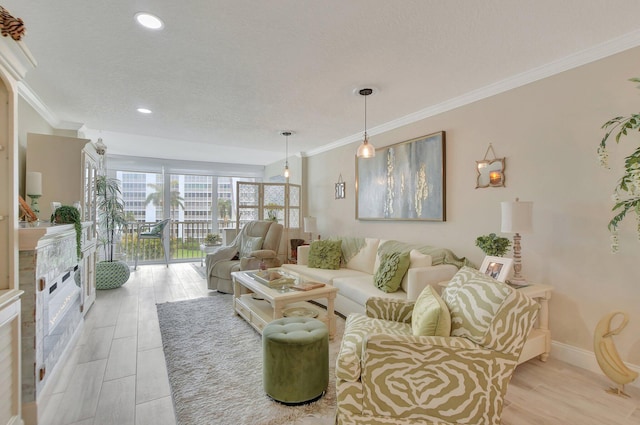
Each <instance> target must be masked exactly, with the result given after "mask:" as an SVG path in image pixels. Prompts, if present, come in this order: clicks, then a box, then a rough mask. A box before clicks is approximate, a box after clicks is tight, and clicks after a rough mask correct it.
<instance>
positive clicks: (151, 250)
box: [121, 220, 236, 264]
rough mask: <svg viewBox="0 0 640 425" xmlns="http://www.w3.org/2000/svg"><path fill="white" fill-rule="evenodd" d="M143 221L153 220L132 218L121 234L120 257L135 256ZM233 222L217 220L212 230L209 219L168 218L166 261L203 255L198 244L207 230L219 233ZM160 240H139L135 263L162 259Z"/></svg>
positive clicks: (129, 259) (131, 261) (198, 257)
mask: <svg viewBox="0 0 640 425" xmlns="http://www.w3.org/2000/svg"><path fill="white" fill-rule="evenodd" d="M143 224H151V225H153V224H155V223H140V222H131V223H129V224H128V227H127V232H126V233H125V234H124V235H123V237H122V248H121V253H122V255H121V257H124V260H125V261H127V262H130V263H133V261H134V260H135V254H136V244H137V241H138V229H139V226H140V225H143ZM235 224H236V223H235V221H230V220H227V221H224V220H218V221H217V222H216V225H217V228H216V229H215V230H214V229H213V226H214V224H213V223H212V222H211V221H170V222H169V226H168V229H165V232H166V233H165V237H166V236H169V247H170V249H169V261H172V262H181V261H193V260H199V259H200V258H201V256H202V252H201V251H200V244H202V243H203V241H204V238H205V237H206V236H207V234H208V233H214V234H215V233H218V234H220V233H222V230H223V229H235ZM160 243H161V242H160V239H142V240H140V246H139V252H138V264H144V263H145V262H147V263H156V262H164V254H163V251H162V247H161V246H160Z"/></svg>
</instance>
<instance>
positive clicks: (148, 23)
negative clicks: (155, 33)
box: [136, 12, 164, 30]
mask: <svg viewBox="0 0 640 425" xmlns="http://www.w3.org/2000/svg"><path fill="white" fill-rule="evenodd" d="M136 21H138V23H139V24H140V25H142V26H143V27H145V28H149V29H152V30H159V29H161V28H162V27H164V23H163V22H162V20H160V18H158V17H157V16H155V15H152V14H150V13H146V12H138V13H136Z"/></svg>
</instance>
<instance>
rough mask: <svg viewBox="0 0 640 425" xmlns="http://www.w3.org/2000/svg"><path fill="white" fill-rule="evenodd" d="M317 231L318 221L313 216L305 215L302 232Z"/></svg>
mask: <svg viewBox="0 0 640 425" xmlns="http://www.w3.org/2000/svg"><path fill="white" fill-rule="evenodd" d="M317 231H318V222H317V221H316V218H315V217H305V218H304V232H305V233H316V232H317Z"/></svg>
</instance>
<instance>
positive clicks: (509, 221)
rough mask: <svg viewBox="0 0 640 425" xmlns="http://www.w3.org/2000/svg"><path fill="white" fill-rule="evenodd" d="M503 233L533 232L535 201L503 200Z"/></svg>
mask: <svg viewBox="0 0 640 425" xmlns="http://www.w3.org/2000/svg"><path fill="white" fill-rule="evenodd" d="M500 204H501V207H502V229H501V231H502V232H503V233H532V232H533V202H520V201H518V200H517V199H516V200H515V202H514V201H505V202H501V203H500Z"/></svg>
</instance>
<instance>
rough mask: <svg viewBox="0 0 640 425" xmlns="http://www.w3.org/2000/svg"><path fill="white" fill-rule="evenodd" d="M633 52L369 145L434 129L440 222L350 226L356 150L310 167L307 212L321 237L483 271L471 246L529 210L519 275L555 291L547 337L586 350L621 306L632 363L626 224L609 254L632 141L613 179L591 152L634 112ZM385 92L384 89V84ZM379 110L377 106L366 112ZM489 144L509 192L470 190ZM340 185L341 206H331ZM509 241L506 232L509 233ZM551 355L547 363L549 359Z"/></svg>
mask: <svg viewBox="0 0 640 425" xmlns="http://www.w3.org/2000/svg"><path fill="white" fill-rule="evenodd" d="M638 60H640V48H634V49H631V50H628V51H626V52H623V53H620V54H617V55H614V56H611V57H609V58H606V59H603V60H600V61H597V62H594V63H591V64H588V65H585V66H582V67H579V68H576V69H574V70H570V71H566V72H563V73H561V74H558V75H555V76H553V77H549V78H546V79H544V80H540V81H537V82H535V83H531V84H528V85H526V86H523V87H520V88H517V89H514V90H510V91H508V92H505V93H502V94H499V95H496V96H493V97H491V98H487V99H484V100H481V101H478V102H475V103H473V104H470V105H467V106H464V107H461V108H458V109H455V110H452V111H449V112H446V113H443V114H440V115H437V116H434V117H431V118H428V119H425V120H422V121H419V122H416V123H413V124H411V125H407V126H405V127H401V128H398V129H396V130H393V131H389V132H387V133H384V134H379V135H375V136H374V137H371V142H372V143H373V144H374V145H375V146H376V147H383V146H387V145H390V144H394V143H398V142H402V141H405V140H408V139H412V138H415V137H418V136H422V135H426V134H429V133H433V132H436V131H440V130H444V131H446V132H447V151H446V154H447V164H446V166H447V173H446V179H447V190H446V193H447V221H446V222H444V223H440V222H381V221H378V222H376V221H357V220H355V158H354V154H355V151H356V148H357V144H352V145H350V146H346V147H341V148H337V149H335V150H332V151H329V152H325V153H321V154H318V155H315V156H312V157H310V158H308V166H307V167H306V170H305V177H306V179H308V180H307V183H306V189H307V196H308V207H309V211H310V213H311V214H312V215H315V216H317V217H318V226H319V233H320V234H322V235H323V237H324V236H330V235H337V234H342V235H352V236H375V237H379V238H389V239H398V240H403V241H415V242H420V243H428V244H432V245H437V246H443V247H447V248H451V249H452V250H454V252H456V253H457V254H459V255H462V256H467V257H469V258H470V259H471V260H472V261H474V262H476V263H477V264H479V263H480V262H481V261H482V258H483V256H484V255H483V253H482V252H481V251H480V249H479V248H477V247H475V238H476V237H477V236H479V235H481V234H486V233H490V232H496V233H500V202H501V201H504V200H512V199H515V198H516V197H519V198H520V199H522V200H529V201H533V202H534V233H533V234H530V235H523V238H522V250H523V272H524V274H525V276H526V277H528V278H529V280H532V281H536V282H540V283H548V284H551V285H553V286H554V287H555V292H554V295H553V298H552V300H551V306H550V309H551V320H550V322H551V330H552V336H553V339H554V340H556V341H558V342H561V343H565V344H568V345H571V346H575V347H578V348H581V349H585V350H590V351H592V343H593V330H594V329H595V326H596V323H597V322H598V320H599V319H600V318H601V317H602V316H603V315H604V314H606V313H608V312H610V311H612V310H614V309H621V310H626V311H628V312H629V313H630V322H629V325H628V326H627V328H626V329H625V330H624V331H623V332H622V334H620V335H618V336H617V337H616V343H617V346H618V349H619V351H620V353H621V355H622V357H623V358H624V360H625V361H627V362H630V363H633V364H636V365H640V309H638V305H640V286H639V282H638V270H639V269H638V266H637V262H638V260H639V259H640V243H638V240H637V236H636V233H635V227H636V223H635V220H634V219H633V217H630V218H631V219H630V220H628V222H626V223H624V224H623V226H622V228H621V237H620V244H621V252H620V253H618V254H616V255H612V254H611V252H610V242H609V232H608V230H607V223H608V221H609V219H610V217H611V207H612V206H613V205H612V201H611V198H610V194H611V192H612V189H613V187H614V186H615V184H616V182H617V179H618V178H619V176H620V169H621V167H622V158H623V156H624V155H628V154H629V153H630V152H632V150H633V149H634V148H635V147H637V146H638V143H639V142H640V135H638V134H637V133H636V134H634V135H632V136H630V137H629V140H625V141H624V142H623V143H622V144H621V145H619V146H612V150H611V156H610V160H611V161H610V162H611V164H612V168H613V169H612V170H611V171H607V170H603V169H601V168H600V167H599V165H598V161H597V156H596V148H597V146H598V143H599V141H600V139H601V137H602V130H601V129H600V127H601V125H602V123H603V122H605V121H606V120H608V119H609V118H611V117H613V116H616V115H624V114H628V113H631V112H637V111H638V110H639V109H640V90H638V89H635V88H634V84H633V83H631V82H628V81H627V80H628V79H629V78H631V77H636V76H640V70H638V67H637V64H638ZM388 90H392V87H390V88H389V89H388ZM370 108H375V102H372V103H371V104H370ZM489 143H493V146H494V149H495V151H496V154H497V155H498V156H499V157H502V156H504V157H506V170H505V173H506V187H505V188H486V189H475V181H476V174H475V168H474V166H475V161H476V160H480V159H482V158H483V156H484V153H485V151H486V149H487V146H488V144H489ZM339 173H342V176H343V178H344V180H345V182H346V186H347V197H346V199H343V200H335V199H334V193H333V183H335V180H336V178H337V175H338V174H339ZM507 236H510V235H507ZM552 355H553V354H552Z"/></svg>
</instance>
